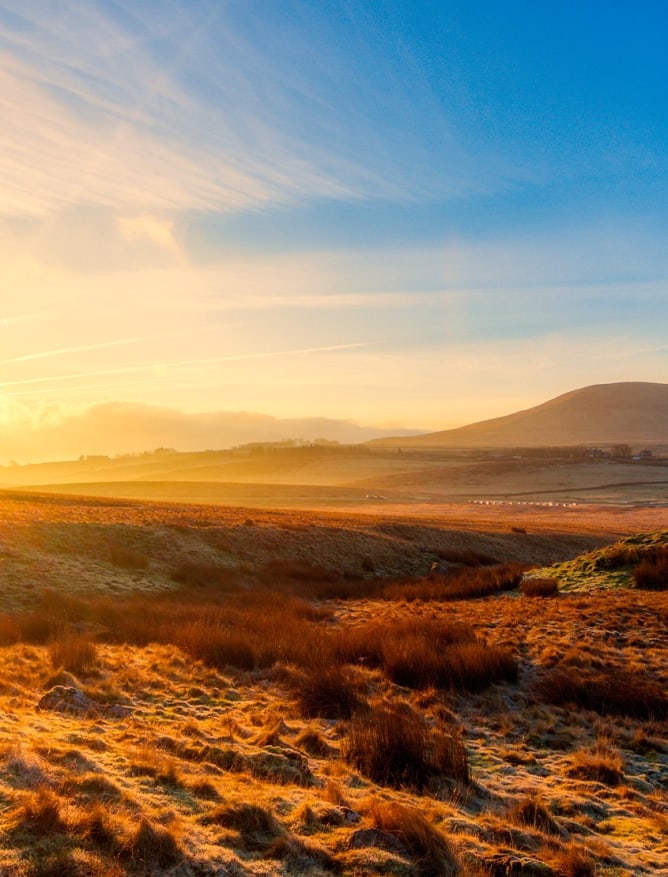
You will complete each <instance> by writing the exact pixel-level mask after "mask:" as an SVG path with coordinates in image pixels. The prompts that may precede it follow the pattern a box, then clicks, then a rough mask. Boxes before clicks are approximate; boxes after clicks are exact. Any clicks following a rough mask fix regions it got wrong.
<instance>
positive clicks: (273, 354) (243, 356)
mask: <svg viewBox="0 0 668 877" xmlns="http://www.w3.org/2000/svg"><path fill="white" fill-rule="evenodd" d="M372 343H373V342H371V341H358V342H356V343H354V344H331V345H329V346H327V347H298V348H295V349H293V350H274V351H269V352H267V353H237V354H233V355H231V356H213V357H209V358H207V359H181V360H177V361H175V362H154V363H149V364H147V365H129V366H125V367H124V368H111V369H106V370H104V371H94V372H77V373H75V374H70V375H52V376H50V377H47V378H24V379H23V380H20V381H2V382H1V383H0V387H19V386H25V385H26V384H45V383H52V382H54V381H71V380H77V379H79V378H97V377H103V376H105V375H127V374H132V373H133V372H141V371H153V369H160V368H182V367H186V366H192V365H215V364H216V363H219V362H236V361H240V360H248V359H275V358H277V357H281V356H298V355H300V354H304V353H329V352H331V351H337V350H353V349H355V348H360V347H369V346H370V345H371V344H372Z"/></svg>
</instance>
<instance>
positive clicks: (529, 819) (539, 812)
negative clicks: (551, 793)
mask: <svg viewBox="0 0 668 877" xmlns="http://www.w3.org/2000/svg"><path fill="white" fill-rule="evenodd" d="M508 818H509V819H510V820H511V821H513V822H519V823H521V824H522V825H527V826H530V827H531V828H535V829H537V830H538V831H541V832H545V833H546V834H554V835H559V834H560V833H561V832H560V829H559V826H558V825H557V823H556V822H555V820H554V818H553V817H552V814H551V813H550V811H549V809H548V807H547V805H546V804H545V803H544V802H543V801H541V800H540V798H538V797H536V796H535V795H527V796H525V797H524V798H521V799H520V800H519V801H516V802H515V803H514V804H513V805H512V806H511V807H510V809H509V810H508Z"/></svg>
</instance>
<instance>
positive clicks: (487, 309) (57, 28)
mask: <svg viewBox="0 0 668 877" xmlns="http://www.w3.org/2000/svg"><path fill="white" fill-rule="evenodd" d="M667 25H668V7H666V6H665V4H663V3H659V2H645V3H641V4H637V5H635V6H631V5H630V4H628V3H621V2H619V3H618V2H588V3H571V2H562V3H559V4H544V3H530V2H507V3H504V4H500V3H492V2H479V3H476V4H470V3H464V2H448V0H443V2H439V3H436V2H434V3H431V2H412V3H407V2H406V3H404V2H392V3H386V2H373V3H370V2H366V3H363V2H354V0H349V2H338V3H332V2H293V0H281V2H274V0H261V2H260V0H245V2H241V0H218V2H211V0H207V2H205V0H196V2H192V0H191V2H185V0H167V2H161V3H156V2H143V3H142V2H133V3H130V2H95V0H72V2H66V3H63V4H58V5H54V4H53V3H50V2H47V0H27V2H25V3H23V4H22V5H21V6H17V4H15V3H10V2H6V0H0V100H1V101H2V115H3V126H2V130H0V288H1V289H2V297H1V298H0V458H2V456H3V452H2V436H3V435H5V436H9V435H10V434H11V435H12V437H13V439H14V445H13V446H12V447H15V446H16V441H17V438H20V436H21V435H22V434H25V435H28V433H30V434H34V433H35V431H36V430H37V431H39V429H42V428H45V427H47V426H48V427H53V425H54V424H65V425H66V424H67V423H68V422H69V421H70V420H71V419H72V418H76V417H81V416H82V415H83V414H84V413H85V412H87V411H89V410H90V409H91V408H93V407H94V406H100V405H105V404H106V405H108V404H110V403H115V404H116V403H128V404H131V405H134V406H137V405H144V406H155V407H159V408H160V409H165V408H166V409H174V410H178V411H181V412H185V413H186V414H190V415H192V416H195V415H198V414H201V413H202V412H209V411H227V412H234V411H246V412H259V413H263V414H268V415H271V416H273V417H275V418H308V417H327V418H335V419H343V420H348V419H349V420H354V421H356V422H358V423H362V424H366V425H370V426H376V427H380V428H387V429H389V430H391V429H392V428H397V427H399V426H405V427H417V428H424V429H425V430H426V429H440V428H447V427H450V426H455V425H459V424H462V423H466V422H470V421H473V420H481V419H484V418H487V417H492V416H496V415H499V414H504V413H509V412H510V411H513V410H516V409H518V408H524V407H529V406H530V405H533V404H537V403H539V402H541V401H545V400H546V399H548V398H551V397H552V396H555V395H558V394H559V393H561V392H566V391H568V390H570V389H573V388H575V387H579V386H585V385H588V384H592V383H606V382H610V381H619V380H648V381H661V382H665V381H668V341H667V340H666V326H667V325H668V295H667V294H666V292H667V291H668V279H667V278H668V246H667V244H668V241H667V231H668V229H667V218H668V212H667V208H668V161H667V158H668V156H667V148H668V147H667V145H666V144H668V111H667V109H666V108H667V107H668V100H667V98H668V95H667V91H668V69H666V68H667V67H668V61H666V53H665V39H666V33H667V32H668V28H667ZM133 410H136V408H135V409H133ZM146 410H147V411H149V410H150V409H149V408H146ZM213 441H214V437H212V442H213ZM165 443H169V442H168V441H167V440H166V441H165ZM75 450H76V449H75V448H74V447H73V452H74V451H75ZM82 450H85V449H82Z"/></svg>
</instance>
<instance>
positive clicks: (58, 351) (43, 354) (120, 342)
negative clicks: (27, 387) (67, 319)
mask: <svg viewBox="0 0 668 877" xmlns="http://www.w3.org/2000/svg"><path fill="white" fill-rule="evenodd" d="M142 340H144V339H142V338H119V339H117V340H116V341H102V342H100V343H99V344H80V345H78V346H76V347H57V348H55V349H54V350H40V351H39V352H38V353H26V354H24V355H23V356H12V357H11V358H10V359H0V365H10V364H11V363H17V362H30V361H32V360H35V359H50V358H51V357H53V356H63V355H65V354H68V353H87V352H89V351H92V350H106V349H108V348H110V347H122V346H124V345H126V344H136V343H137V342H139V341H142Z"/></svg>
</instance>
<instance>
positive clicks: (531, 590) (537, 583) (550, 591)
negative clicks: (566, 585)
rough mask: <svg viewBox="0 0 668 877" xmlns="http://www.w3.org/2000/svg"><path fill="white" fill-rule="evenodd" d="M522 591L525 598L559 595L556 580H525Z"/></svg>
mask: <svg viewBox="0 0 668 877" xmlns="http://www.w3.org/2000/svg"><path fill="white" fill-rule="evenodd" d="M520 591H521V592H522V594H523V595H524V596H525V597H553V596H554V595H555V594H558V593H559V584H558V582H557V580H556V579H523V580H522V582H521V583H520Z"/></svg>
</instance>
